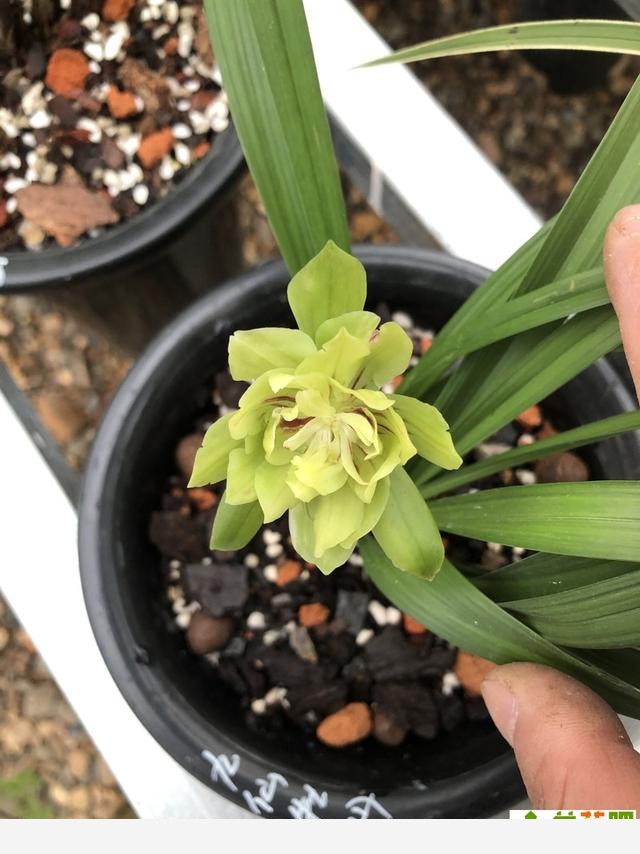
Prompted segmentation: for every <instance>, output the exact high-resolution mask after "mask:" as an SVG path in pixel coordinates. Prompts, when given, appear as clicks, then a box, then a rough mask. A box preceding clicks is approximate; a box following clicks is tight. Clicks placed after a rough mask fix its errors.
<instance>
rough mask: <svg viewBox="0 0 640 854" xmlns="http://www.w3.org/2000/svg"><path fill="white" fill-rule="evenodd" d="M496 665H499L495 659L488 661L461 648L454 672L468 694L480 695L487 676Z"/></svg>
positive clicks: (472, 695)
mask: <svg viewBox="0 0 640 854" xmlns="http://www.w3.org/2000/svg"><path fill="white" fill-rule="evenodd" d="M495 667H497V665H496V664H494V663H493V661H487V659H486V658H480V657H479V656H478V655H472V654H471V653H470V652H465V651H464V650H462V649H461V650H459V651H458V655H457V656H456V662H455V664H454V665H453V672H454V673H455V674H456V676H457V677H458V679H459V680H460V684H461V685H462V687H463V688H464V690H465V692H466V693H467V694H469V695H470V696H471V697H479V696H481V691H480V686H481V685H482V683H483V682H484V679H485V676H487V675H488V674H489V673H491V671H492V670H494V668H495Z"/></svg>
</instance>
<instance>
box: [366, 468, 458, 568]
mask: <svg viewBox="0 0 640 854" xmlns="http://www.w3.org/2000/svg"><path fill="white" fill-rule="evenodd" d="M389 480H390V486H391V491H390V493H389V500H388V501H387V505H386V507H385V509H384V512H383V513H382V516H381V517H380V521H379V522H378V524H377V525H376V526H375V528H374V529H373V535H374V537H375V538H376V540H377V541H378V543H379V544H380V546H381V547H382V549H383V550H384V552H385V554H386V555H387V557H388V558H389V560H391V561H392V563H393V564H394V566H396V567H397V568H398V569H402V570H404V571H405V572H410V573H413V574H414V575H419V576H421V577H423V578H428V579H431V578H434V576H435V575H436V574H437V572H438V570H439V569H440V567H441V565H442V561H443V559H444V547H443V545H442V539H441V537H440V534H439V532H438V529H437V527H436V525H435V522H434V521H433V517H432V515H431V513H430V512H429V508H428V507H427V505H426V503H425V501H424V499H423V498H421V496H420V493H419V492H418V490H417V489H416V487H415V485H414V483H413V481H412V480H411V478H410V477H409V475H408V474H407V473H406V471H405V470H404V469H403V468H401V467H398V468H396V469H394V471H393V473H392V474H391V476H390V478H389Z"/></svg>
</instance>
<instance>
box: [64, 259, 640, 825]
mask: <svg viewBox="0 0 640 854" xmlns="http://www.w3.org/2000/svg"><path fill="white" fill-rule="evenodd" d="M356 254H357V256H358V257H359V258H360V259H361V260H362V261H363V262H364V263H365V265H367V264H368V263H370V264H372V265H374V266H375V267H376V268H377V269H378V270H380V269H383V268H385V267H387V268H389V269H393V270H395V271H397V273H398V275H399V276H400V275H402V270H403V268H404V269H405V270H407V271H413V273H414V274H415V272H416V268H417V267H422V268H423V269H425V270H426V268H428V269H429V271H430V272H444V273H449V274H455V275H457V276H459V277H462V276H464V277H465V278H466V279H467V281H469V282H471V283H475V284H478V283H480V282H481V281H482V280H483V279H484V278H485V277H486V271H485V270H483V269H482V268H480V267H478V266H476V265H474V264H471V263H468V262H464V261H458V260H456V259H454V258H450V257H448V256H445V255H443V254H441V253H438V252H434V251H431V250H422V249H413V248H412V249H407V248H403V247H364V248H360V249H359V250H358V251H357V252H356ZM277 278H280V279H282V280H284V281H286V280H287V278H288V276H287V273H286V268H285V265H284V264H283V262H281V261H276V262H270V263H269V264H267V265H264V266H263V267H260V268H257V269H255V270H251V271H249V272H248V273H245V274H243V275H241V276H238V277H237V278H235V279H233V280H231V281H230V282H228V283H227V284H226V285H224V286H222V287H221V288H219V289H218V290H216V291H214V292H212V293H210V294H207V295H206V296H205V297H203V298H202V299H200V300H199V301H198V302H197V303H195V304H194V305H193V306H191V307H190V308H188V309H187V310H186V311H185V312H183V313H182V314H181V315H180V316H179V317H178V318H176V319H175V320H174V321H173V322H172V323H171V324H170V325H169V326H168V327H167V328H166V329H165V330H164V331H163V332H162V333H161V334H160V335H159V336H158V337H157V338H156V339H155V340H154V341H153V342H152V344H151V345H150V346H149V347H148V348H147V350H146V351H145V352H144V353H143V355H142V357H141V358H140V360H139V362H138V363H137V364H136V365H135V366H134V368H133V369H132V371H131V373H130V374H129V376H128V377H127V378H126V379H125V381H124V383H123V384H122V386H121V388H120V389H119V391H118V392H117V394H116V396H115V397H114V399H113V401H112V403H111V405H110V407H109V410H108V412H107V414H106V416H105V418H104V421H103V423H102V425H101V427H100V430H99V432H98V436H97V437H96V440H95V443H94V447H93V449H92V453H91V456H90V459H89V463H88V465H87V469H86V474H85V479H84V482H83V487H82V495H81V503H80V513H79V551H80V565H81V577H82V587H83V592H84V597H85V602H86V605H87V610H88V612H89V618H90V621H91V624H92V628H93V630H94V634H95V636H96V639H97V640H98V643H99V646H100V649H101V652H102V654H103V656H104V658H105V661H106V663H107V666H108V668H109V670H110V672H111V674H112V675H113V677H114V679H115V681H116V683H117V684H118V686H119V688H120V690H121V691H122V692H123V694H124V696H125V698H126V700H127V702H128V703H129V705H130V706H131V708H132V709H133V711H134V712H135V714H136V715H137V716H138V717H139V718H140V720H142V722H143V723H144V724H145V726H146V727H147V729H148V730H149V732H150V733H151V734H152V736H153V737H154V738H156V740H157V741H158V742H159V743H160V744H161V745H162V746H163V747H164V748H165V749H166V750H167V751H168V752H169V753H170V754H171V755H172V756H173V757H174V758H175V759H176V760H177V761H178V762H180V763H181V764H182V765H183V767H187V768H188V770H190V772H191V773H192V774H193V775H194V776H196V777H197V778H199V779H200V780H202V781H203V782H206V783H207V784H209V785H211V779H210V778H209V777H208V775H207V773H206V768H204V767H203V765H204V763H202V760H201V753H200V750H199V749H197V748H196V747H194V748H193V751H192V753H189V754H187V755H186V756H185V741H186V740H188V741H190V742H191V743H192V744H193V745H202V738H201V737H200V735H199V733H200V730H199V726H200V720H199V713H198V712H197V710H195V709H193V708H192V707H191V706H190V704H189V703H188V701H187V699H186V698H185V697H184V696H183V695H181V694H179V692H178V690H177V689H175V690H174V691H173V692H171V690H170V686H168V685H166V684H165V683H167V682H168V681H169V680H168V679H166V678H164V677H162V678H159V677H158V675H157V674H156V673H155V672H153V671H154V668H152V667H144V666H140V667H139V668H138V670H136V671H135V672H132V669H133V668H132V663H133V662H136V661H137V663H138V664H139V665H144V661H145V655H146V652H145V650H140V649H137V650H136V649H135V648H134V649H132V644H133V643H135V641H134V638H133V635H132V634H131V633H130V632H129V634H130V635H131V636H130V637H125V636H124V635H125V634H127V628H128V626H127V625H125V626H120V632H119V634H116V633H115V632H114V624H113V614H114V611H116V610H119V609H120V605H119V603H114V601H113V599H110V598H109V596H108V595H107V591H106V588H105V579H104V577H103V576H104V573H98V572H97V571H96V567H97V566H98V563H99V561H100V553H101V547H102V545H103V537H104V533H105V532H104V531H102V530H101V528H100V515H101V512H102V511H101V502H102V501H103V498H104V495H103V492H104V489H105V486H106V485H107V484H108V482H109V479H110V476H111V475H110V472H111V467H112V465H113V460H114V457H115V456H119V457H122V456H123V454H122V449H123V447H125V446H126V444H127V441H128V438H127V436H128V432H129V430H128V429H127V425H129V428H131V426H132V425H134V424H135V423H136V420H137V418H138V417H139V415H140V408H141V407H142V406H143V403H141V402H140V401H139V395H140V390H141V389H143V388H145V387H146V386H147V385H148V384H149V383H150V382H151V381H152V379H153V377H154V375H155V374H156V372H157V371H158V370H159V368H160V367H161V366H162V365H164V364H168V363H169V361H170V360H171V359H172V356H173V355H174V352H175V350H176V348H177V347H178V345H179V342H180V341H183V340H184V339H185V338H186V337H188V336H193V335H197V330H198V329H199V328H201V327H203V326H204V325H209V324H211V323H213V324H214V325H215V331H216V334H218V335H226V334H228V333H229V332H231V331H232V330H231V329H230V328H229V325H228V324H226V323H225V321H224V317H225V314H226V313H227V312H230V311H232V310H233V307H234V306H237V305H239V304H241V303H242V302H243V301H244V300H245V299H246V298H247V297H248V296H249V295H251V294H253V293H255V292H256V290H259V289H260V288H261V287H263V286H264V285H266V284H267V283H269V282H273V281H274V280H275V279H277ZM283 299H284V292H283ZM214 318H217V319H214ZM598 368H599V370H600V371H601V372H603V379H604V380H606V382H607V383H608V384H609V385H610V392H611V394H613V395H614V396H615V398H616V400H617V401H618V404H619V405H620V407H621V408H630V407H631V406H632V400H631V397H630V395H629V394H628V392H627V391H626V389H625V388H624V386H623V384H622V382H621V381H620V380H619V378H618V377H617V375H616V374H615V372H614V371H613V369H611V368H610V367H609V366H608V365H607V364H606V363H605V362H603V361H602V360H601V361H600V362H599V363H598ZM116 464H117V465H121V463H116ZM120 616H121V615H120ZM160 683H162V684H160ZM163 701H165V702H163ZM168 704H170V705H168ZM167 707H169V708H170V709H171V710H172V711H173V712H174V713H177V714H179V715H180V734H179V735H178V734H177V732H176V726H175V717H173V718H172V717H171V715H170V714H169V713H167V711H166V709H167ZM185 715H186V717H185ZM172 721H173V725H172ZM215 735H216V739H217V743H216V744H215V747H214V746H211V748H210V749H211V750H212V751H214V750H215V753H216V754H219V753H225V754H227V755H229V756H230V755H232V754H234V753H237V754H241V756H242V769H241V772H240V773H238V774H237V775H236V777H235V780H236V782H237V783H238V791H237V792H232V791H229V790H228V789H226V790H225V788H224V787H223V786H221V785H220V783H219V782H218V784H217V785H214V786H213V788H216V789H217V791H219V792H220V793H221V794H224V795H225V796H226V797H228V798H230V799H231V800H234V801H236V802H237V803H239V804H240V805H242V806H245V807H246V806H247V804H246V803H245V801H244V800H243V798H242V794H241V791H240V790H241V789H242V788H243V787H245V786H248V785H250V784H251V782H252V781H253V780H255V779H256V778H257V777H260V776H264V773H265V762H264V760H263V759H262V758H261V756H260V755H259V754H258V752H257V751H255V750H253V749H252V748H251V747H249V746H244V745H243V744H242V743H240V742H239V741H238V740H237V739H236V737H235V736H232V735H230V734H229V733H225V732H224V731H222V730H220V729H216V731H215ZM299 782H300V781H299V780H295V781H294V783H295V784H298V783H299ZM331 785H333V788H331ZM326 787H327V791H330V792H331V793H332V797H333V799H334V801H337V800H339V799H340V798H342V803H344V800H345V797H344V796H345V794H346V793H345V791H344V790H343V789H340V788H339V787H337V786H336V785H335V784H327V786H326ZM505 792H507V793H508V794H507V795H505ZM351 794H356V793H353V792H352V793H351ZM522 794H523V790H522V784H521V780H520V777H519V773H518V771H517V766H516V763H515V759H514V757H513V754H512V752H511V751H508V750H507V748H506V747H505V753H504V754H502V755H499V756H497V757H496V758H494V759H492V760H490V761H489V762H485V763H484V764H483V765H481V766H478V767H477V768H475V769H473V770H472V771H468V772H464V773H462V774H458V775H457V776H456V777H453V778H450V779H447V780H443V781H440V782H439V783H437V784H435V785H434V786H433V787H432V788H431V789H430V790H428V791H415V790H414V789H412V788H409V787H400V788H398V789H396V790H395V791H394V792H391V793H390V794H389V795H387V794H384V795H383V801H384V804H385V806H386V807H387V808H388V809H390V811H391V812H392V814H393V815H396V816H397V817H409V816H412V817H415V815H416V810H417V809H421V810H422V811H423V812H424V813H426V814H427V815H429V816H434V815H443V816H447V817H453V816H454V815H455V816H459V817H463V816H462V815H460V814H459V813H456V812H455V810H454V811H452V809H451V804H450V802H449V801H450V799H451V798H452V795H453V797H454V798H455V799H456V804H457V806H458V807H460V805H461V804H464V805H465V807H467V812H466V814H465V815H466V817H470V816H472V815H487V814H489V813H490V812H492V811H493V812H495V811H496V810H497V809H501V808H503V807H504V806H505V803H506V800H507V798H509V797H510V798H511V803H513V802H515V801H517V800H518V799H519V798H520V797H522ZM334 796H335V797H334ZM324 814H326V816H327V817H339V816H340V817H343V816H344V813H343V812H341V813H337V812H333V813H332V812H331V811H329V810H328V811H326V812H325V813H324Z"/></svg>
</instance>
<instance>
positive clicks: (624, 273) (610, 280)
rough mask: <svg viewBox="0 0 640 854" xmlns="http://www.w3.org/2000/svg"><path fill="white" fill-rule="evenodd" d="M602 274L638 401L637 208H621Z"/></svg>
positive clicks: (609, 231) (639, 258)
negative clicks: (614, 313)
mask: <svg viewBox="0 0 640 854" xmlns="http://www.w3.org/2000/svg"><path fill="white" fill-rule="evenodd" d="M604 274H605V279H606V281H607V287H608V289H609V295H610V297H611V302H612V303H613V307H614V308H615V310H616V314H617V315H618V320H619V321H620V330H621V332H622V343H623V345H624V351H625V354H626V357H627V362H628V363H629V370H630V371H631V376H632V377H633V381H634V383H635V385H636V392H637V394H638V396H639V397H640V205H630V206H629V207H626V208H622V210H620V211H618V213H617V214H616V215H615V217H614V218H613V220H612V222H611V224H610V225H609V228H608V229H607V234H606V237H605V241H604Z"/></svg>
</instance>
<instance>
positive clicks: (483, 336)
mask: <svg viewBox="0 0 640 854" xmlns="http://www.w3.org/2000/svg"><path fill="white" fill-rule="evenodd" d="M608 304H609V294H608V292H607V288H606V286H605V283H604V273H603V271H602V268H601V267H596V268H594V269H593V270H587V271H586V272H585V273H579V274H576V275H575V276H570V277H569V278H567V279H561V280H559V281H557V282H553V283H552V284H550V285H545V286H544V287H542V288H538V289H536V290H535V291H532V292H531V293H527V294H524V295H523V296H520V297H515V298H514V299H511V300H509V302H507V303H504V304H502V303H500V304H498V305H496V306H495V307H494V310H493V312H492V316H491V322H490V323H482V324H478V325H476V326H474V327H472V328H471V329H463V330H460V331H458V332H457V333H454V334H451V335H450V337H449V343H448V346H447V351H446V352H447V355H446V359H444V360H443V362H442V364H443V365H444V366H446V367H449V366H450V365H452V364H453V363H454V362H455V361H457V359H459V358H460V357H461V356H465V355H467V354H468V353H473V352H474V351H476V350H480V349H481V348H482V347H486V346H488V345H489V344H493V343H494V342H496V341H501V340H503V339H505V338H509V337H511V336H513V335H517V334H518V333H520V332H526V331H527V330H529V329H534V328H535V327H537V326H542V325H543V324H546V323H550V322H551V321H553V320H562V319H563V318H565V317H571V316H572V315H574V314H579V313H580V312H582V311H588V310H589V309H590V308H597V307H598V306H602V305H608ZM432 349H433V348H432ZM428 352H430V351H428ZM423 359H426V357H423Z"/></svg>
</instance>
